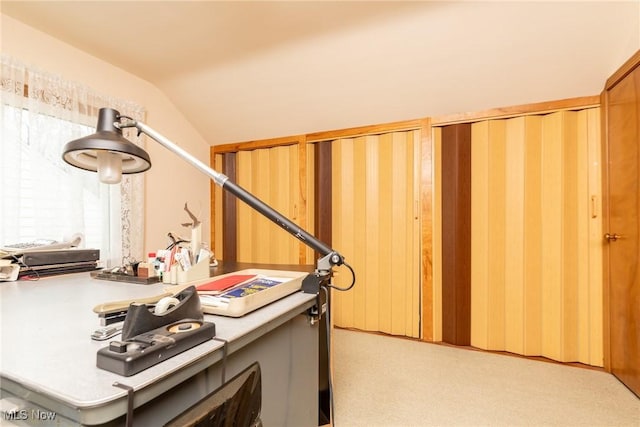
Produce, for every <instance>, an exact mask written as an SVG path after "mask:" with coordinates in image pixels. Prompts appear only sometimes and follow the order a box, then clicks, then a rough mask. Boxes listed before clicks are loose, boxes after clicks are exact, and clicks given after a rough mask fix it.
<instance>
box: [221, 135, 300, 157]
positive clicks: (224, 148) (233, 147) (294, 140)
mask: <svg viewBox="0 0 640 427" xmlns="http://www.w3.org/2000/svg"><path fill="white" fill-rule="evenodd" d="M303 142H306V137H305V136H304V135H296V136H284V137H281V138H271V139H262V140H259V141H245V142H234V143H231V144H220V145H214V146H212V149H213V150H215V152H216V153H237V152H238V151H251V150H256V149H258V148H273V147H280V146H283V145H294V144H301V143H303Z"/></svg>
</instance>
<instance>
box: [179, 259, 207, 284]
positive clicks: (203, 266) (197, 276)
mask: <svg viewBox="0 0 640 427" xmlns="http://www.w3.org/2000/svg"><path fill="white" fill-rule="evenodd" d="M175 268H177V269H178V272H177V282H178V285H182V284H184V283H189V282H193V281H195V280H202V279H207V278H209V258H207V257H205V258H203V259H201V260H200V261H198V263H197V264H195V265H193V266H191V268H190V269H188V270H187V271H184V270H182V268H180V267H179V266H177V265H176V266H175Z"/></svg>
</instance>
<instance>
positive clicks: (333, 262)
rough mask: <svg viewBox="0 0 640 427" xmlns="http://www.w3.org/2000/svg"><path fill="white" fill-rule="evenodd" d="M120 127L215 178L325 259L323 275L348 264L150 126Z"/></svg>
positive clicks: (130, 123)
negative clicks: (158, 145)
mask: <svg viewBox="0 0 640 427" xmlns="http://www.w3.org/2000/svg"><path fill="white" fill-rule="evenodd" d="M116 126H119V127H120V128H128V127H135V128H136V129H138V131H139V132H142V133H144V134H145V135H148V136H149V137H150V138H152V139H153V140H155V141H156V142H158V143H159V144H160V145H162V146H163V147H165V148H167V149H168V150H169V151H172V152H173V153H175V154H177V155H178V156H179V157H181V158H182V159H184V160H185V161H187V162H188V163H190V164H191V165H192V166H194V167H195V168H196V169H198V170H199V171H201V172H202V173H204V174H205V175H207V176H209V178H211V179H212V180H213V181H214V182H215V183H216V184H217V185H219V186H220V187H221V188H222V189H223V190H225V191H228V192H229V193H231V194H233V195H234V196H236V197H237V198H238V199H240V200H242V201H243V202H245V203H246V204H248V205H249V206H251V207H252V208H253V209H255V210H256V211H258V212H260V213H261V214H262V215H264V216H265V217H267V218H268V219H270V220H271V221H273V222H274V223H275V224H277V225H279V226H280V227H281V228H283V229H284V230H285V231H287V232H288V233H289V234H291V235H292V236H294V237H295V238H297V239H298V240H300V241H301V242H302V243H304V244H306V245H307V246H309V247H310V248H312V249H314V250H315V251H317V252H319V253H320V254H322V256H323V257H322V258H320V260H318V265H317V270H318V271H319V272H328V271H329V270H331V267H333V266H339V265H342V264H343V263H344V258H343V257H342V255H340V254H339V253H338V252H336V251H334V250H333V249H331V248H330V247H329V246H327V245H326V244H325V243H323V242H322V241H320V240H319V239H318V238H316V237H315V236H313V235H312V234H310V233H308V232H307V231H305V230H303V229H302V228H300V227H299V226H298V225H296V224H295V223H294V222H292V221H291V220H289V219H288V218H287V217H285V216H284V215H282V214H281V213H280V212H278V211H276V210H275V209H273V208H272V207H271V206H269V205H267V204H266V203H265V202H263V201H262V200H260V199H259V198H257V197H256V196H254V195H253V194H251V193H250V192H248V191H247V190H245V189H244V188H242V187H241V186H239V185H238V184H236V183H234V182H232V181H231V180H230V179H229V177H227V176H226V175H224V174H223V173H220V172H218V171H216V170H214V169H212V168H210V167H209V166H207V165H206V164H205V163H203V162H202V161H200V160H199V159H197V158H196V157H194V156H193V155H191V154H189V153H188V152H187V151H185V150H184V149H182V148H181V147H179V146H178V145H176V144H175V143H173V142H172V141H170V140H169V139H167V138H166V137H164V136H163V135H161V134H160V133H158V132H157V131H155V130H154V129H152V128H151V127H149V126H148V125H146V124H144V123H142V122H139V121H136V120H128V121H125V122H122V123H119V124H118V123H116Z"/></svg>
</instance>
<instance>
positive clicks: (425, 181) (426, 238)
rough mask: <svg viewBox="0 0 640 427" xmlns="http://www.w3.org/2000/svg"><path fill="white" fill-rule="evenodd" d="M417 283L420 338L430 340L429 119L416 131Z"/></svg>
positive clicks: (431, 184) (431, 138)
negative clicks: (418, 195) (418, 138)
mask: <svg viewBox="0 0 640 427" xmlns="http://www.w3.org/2000/svg"><path fill="white" fill-rule="evenodd" d="M420 135H421V142H420V145H421V146H420V173H421V175H420V218H421V221H420V264H421V268H420V285H421V291H422V301H421V303H422V304H421V305H422V318H421V322H420V323H421V337H422V340H424V341H433V340H434V330H433V191H434V190H433V173H434V170H433V166H434V165H433V136H432V130H431V120H430V119H425V120H423V121H422V129H421V132H420Z"/></svg>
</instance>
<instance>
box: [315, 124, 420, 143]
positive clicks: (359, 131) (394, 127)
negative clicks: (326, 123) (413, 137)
mask: <svg viewBox="0 0 640 427" xmlns="http://www.w3.org/2000/svg"><path fill="white" fill-rule="evenodd" d="M423 121H424V119H417V120H406V121H401V122H391V123H384V124H379V125H369V126H360V127H353V128H347V129H339V130H331V131H324V132H314V133H309V134H307V141H308V142H317V141H330V140H334V139H341V138H355V137H358V136H363V135H372V134H379V133H388V132H393V131H402V130H412V129H420V128H421V127H422V123H423Z"/></svg>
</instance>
